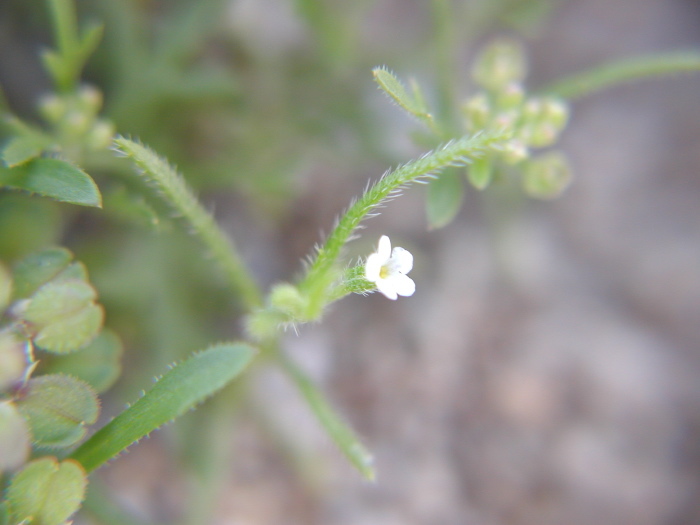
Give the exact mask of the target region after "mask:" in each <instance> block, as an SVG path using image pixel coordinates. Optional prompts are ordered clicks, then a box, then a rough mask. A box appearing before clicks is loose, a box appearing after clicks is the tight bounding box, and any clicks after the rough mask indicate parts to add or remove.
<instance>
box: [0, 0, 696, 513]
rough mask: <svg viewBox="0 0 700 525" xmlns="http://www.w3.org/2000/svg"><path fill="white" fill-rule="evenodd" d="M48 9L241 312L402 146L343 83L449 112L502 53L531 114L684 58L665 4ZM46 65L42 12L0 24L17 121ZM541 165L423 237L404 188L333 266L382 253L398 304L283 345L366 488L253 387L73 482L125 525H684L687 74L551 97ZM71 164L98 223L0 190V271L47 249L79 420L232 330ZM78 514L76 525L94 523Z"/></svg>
mask: <svg viewBox="0 0 700 525" xmlns="http://www.w3.org/2000/svg"><path fill="white" fill-rule="evenodd" d="M78 6H79V14H80V19H81V21H83V20H90V19H97V20H102V21H103V22H104V23H105V35H104V39H103V43H102V45H101V46H100V48H99V49H98V51H97V53H96V55H95V57H94V58H93V60H92V61H91V62H90V64H89V67H88V69H87V71H86V73H85V79H86V81H87V82H90V83H92V84H94V85H97V86H98V87H99V88H100V89H101V90H103V92H104V98H105V110H104V111H105V115H106V116H108V117H109V118H110V119H112V120H113V122H114V123H115V124H116V126H117V129H118V131H119V132H120V133H122V134H127V135H132V136H135V137H139V138H140V139H141V140H143V142H144V143H146V144H149V145H150V146H152V147H153V148H155V149H156V150H157V151H158V152H159V153H161V154H163V155H165V156H167V157H168V158H169V159H170V160H171V161H173V162H174V163H176V164H177V165H178V167H179V169H180V170H181V172H182V173H183V174H184V175H185V177H186V178H187V180H188V182H189V183H190V184H191V185H192V186H194V187H195V188H196V190H197V192H198V194H199V195H200V197H201V199H202V200H203V201H204V202H205V203H206V205H207V207H208V208H209V209H211V210H213V211H214V213H215V215H216V217H217V219H218V220H219V222H220V224H222V225H223V227H224V228H225V229H226V230H227V231H229V232H230V233H231V235H232V236H234V238H235V239H236V241H237V243H238V245H239V246H240V247H241V250H242V252H243V254H244V257H245V258H246V260H247V261H248V262H249V263H250V266H251V268H253V271H254V273H255V274H256V277H257V278H258V280H259V282H260V283H262V284H263V285H264V286H265V287H266V288H268V287H269V286H270V285H271V284H273V283H275V282H277V281H280V280H291V279H294V278H295V276H298V275H300V273H301V271H302V265H301V263H300V260H301V259H302V258H303V257H304V256H305V255H306V254H308V253H310V251H311V248H312V246H313V244H314V243H315V242H317V241H318V240H319V238H320V236H321V235H322V233H321V232H324V231H325V232H328V231H329V229H330V228H331V226H332V222H333V219H334V218H335V216H337V215H338V214H339V213H340V212H341V211H342V210H343V209H344V208H345V207H346V206H347V205H348V203H349V202H350V200H351V199H352V198H353V197H354V196H357V195H359V194H360V193H361V192H362V190H363V189H364V187H365V185H366V183H367V180H369V179H371V180H376V179H377V178H378V177H379V176H380V175H381V173H383V172H384V171H385V170H386V169H388V168H389V167H391V166H396V165H397V164H399V163H401V162H405V161H407V160H409V159H411V158H414V157H416V156H418V155H419V154H421V153H422V152H423V151H425V149H426V148H424V147H422V146H418V145H416V144H415V142H414V141H413V140H412V135H413V134H414V133H415V131H416V129H417V124H415V123H413V122H411V121H410V120H409V119H408V118H405V117H404V116H403V115H402V113H401V111H400V110H399V109H398V108H396V107H395V106H393V104H392V103H391V102H390V101H389V100H388V99H387V98H386V97H384V96H383V95H382V94H381V93H380V92H379V91H378V90H377V89H376V87H375V85H374V84H373V82H372V77H371V68H372V67H374V66H377V65H382V64H383V65H386V66H388V67H389V68H390V69H392V70H394V71H396V72H397V74H399V76H401V77H403V78H408V77H414V78H416V79H417V80H418V81H419V82H420V83H421V85H422V86H423V87H424V89H425V91H426V95H427V97H428V98H429V99H430V100H438V99H440V97H442V99H443V100H444V98H445V97H444V93H442V94H440V93H439V91H440V89H443V90H444V89H446V86H447V88H449V89H451V90H452V93H451V94H450V96H452V97H453V98H455V99H456V100H459V99H461V98H463V97H464V96H466V95H467V94H469V92H470V89H473V87H472V86H470V85H469V66H470V59H471V57H473V55H474V53H475V52H476V50H478V48H479V46H480V45H482V44H483V43H484V42H487V41H488V39H489V38H491V37H493V36H503V35H506V36H517V37H520V38H522V39H523V41H524V42H525V45H526V47H527V49H528V51H529V56H530V75H529V77H528V79H527V85H528V86H529V88H531V89H536V88H537V87H540V86H545V85H547V84H548V83H550V82H553V81H555V80H556V79H558V78H560V77H563V76H566V75H569V74H573V73H575V72H578V71H581V70H584V69H587V68H590V67H593V66H596V65H599V64H602V63H605V62H608V61H613V60H616V59H623V58H630V57H634V56H638V55H642V54H645V53H654V52H664V51H673V50H679V49H688V48H696V49H697V47H698V46H699V45H700V5H699V4H698V3H697V2H695V1H692V0H617V1H614V2H610V1H606V0H569V1H564V0H561V1H555V0H496V1H488V0H464V1H455V2H447V1H446V0H444V1H440V0H435V1H434V2H428V1H427V0H359V1H355V2H343V1H332V0H324V1H321V0H315V1H314V0H297V1H292V0H234V1H230V2H226V1H223V0H216V1H214V0H207V1H201V2H186V1H178V2H175V1H172V2H166V1H160V2H159V1H155V0H153V1H145V0H142V1H129V2H126V1H117V0H95V1H89V2H88V1H82V2H78ZM440 6H442V7H440ZM445 6H447V8H448V9H452V10H453V11H452V13H453V16H451V17H450V24H449V25H444V23H443V24H442V25H441V22H440V20H439V18H438V17H437V16H436V14H435V13H437V12H438V10H439V9H442V8H444V7H445ZM51 41H52V40H51V34H50V30H49V25H48V16H47V10H46V6H45V5H44V3H43V2H24V1H21V0H4V1H3V2H2V3H0V83H1V84H2V87H3V90H4V92H5V95H6V97H7V99H8V102H9V105H10V107H11V108H12V109H13V110H14V111H15V112H16V113H18V114H20V115H22V116H24V117H26V118H29V119H35V118H36V109H35V108H36V104H37V100H38V98H39V97H41V96H42V95H43V94H45V93H46V92H47V91H48V90H49V89H50V86H49V85H48V80H47V77H46V75H45V73H44V72H43V71H42V69H41V64H40V61H39V59H38V55H39V51H40V50H41V49H42V47H46V46H48V45H50V44H51ZM446 49H448V50H450V51H449V52H446V51H445V50H446ZM445 63H447V64H448V66H449V67H447V69H446V68H445V67H444V64H445ZM445 71H448V73H445ZM445 75H447V77H449V78H447V80H445ZM441 79H442V80H441ZM441 86H442V87H441ZM560 147H561V149H563V150H564V151H566V153H567V155H568V156H569V158H570V161H571V164H572V166H573V169H574V173H575V180H574V182H573V184H572V186H571V187H570V188H569V189H568V190H567V191H566V192H565V193H564V195H563V196H562V197H561V198H559V199H557V200H555V201H551V202H539V201H531V200H526V199H524V198H516V199H513V196H512V195H511V194H509V193H507V192H502V191H499V189H498V188H494V189H492V188H489V189H488V190H486V191H485V192H484V193H478V192H476V191H474V190H470V191H468V193H467V195H466V197H465V202H464V203H463V206H462V209H461V211H460V213H459V215H458V217H457V219H456V220H455V221H454V222H452V223H451V224H450V225H448V226H447V227H445V228H443V229H439V230H434V231H428V228H427V222H426V219H425V212H424V206H425V205H424V202H425V188H423V187H413V188H410V189H409V190H407V191H406V192H405V195H404V196H403V197H402V198H400V199H397V200H395V201H393V202H392V203H391V204H390V205H389V206H387V207H386V208H385V209H384V210H383V213H382V215H381V216H380V217H377V218H374V219H372V220H370V221H368V222H367V223H366V226H367V228H366V229H365V230H363V232H362V237H361V239H359V240H358V241H355V242H354V243H353V244H352V245H351V247H350V250H351V252H350V253H349V254H348V255H349V257H350V256H359V255H365V254H367V253H370V251H372V248H373V247H374V246H375V245H376V242H377V240H378V238H379V236H380V235H382V234H387V235H390V237H391V238H392V241H393V242H394V244H396V245H399V246H403V247H405V248H407V249H409V250H410V251H411V252H412V253H413V254H414V257H415V268H414V270H413V272H412V273H411V276H412V277H413V279H414V280H415V281H416V283H417V291H416V293H415V295H414V296H413V297H411V298H407V299H400V300H399V301H397V302H396V303H393V302H391V301H387V300H386V299H385V298H384V297H382V296H381V295H379V294H374V295H371V296H369V297H360V296H353V297H349V298H347V299H344V300H343V301H341V302H339V303H338V304H336V305H334V307H333V309H332V311H330V312H329V313H328V315H326V317H325V318H324V319H323V320H322V322H321V323H317V324H313V325H308V326H303V327H301V328H300V330H299V333H298V334H295V333H288V334H286V336H285V338H284V346H285V350H286V351H287V352H288V353H289V354H290V355H291V356H292V357H293V358H294V359H295V360H296V361H298V362H299V363H300V365H301V366H302V367H303V368H304V369H305V370H307V371H308V372H309V373H310V374H311V375H312V376H313V377H314V379H315V380H316V381H317V382H318V384H319V385H320V386H321V387H322V388H323V390H324V391H325V392H327V393H328V395H329V396H330V398H331V400H332V401H333V403H334V405H335V407H336V408H337V409H338V410H339V411H340V413H342V414H343V415H344V416H345V417H346V418H347V420H348V422H350V423H351V424H352V426H353V427H354V428H355V429H357V431H358V433H359V434H360V435H361V436H362V438H363V439H364V442H365V444H366V445H367V446H368V447H369V448H370V450H372V451H373V453H374V455H375V461H376V468H377V471H378V479H377V482H376V483H368V482H365V481H363V480H362V479H361V477H360V476H359V475H358V474H357V473H356V472H355V471H354V470H353V469H352V468H351V467H350V466H349V465H348V464H347V463H346V462H345V460H344V458H343V457H341V456H340V454H339V453H338V452H337V451H336V450H335V448H334V447H333V445H332V444H331V443H330V442H329V440H328V439H327V438H326V437H325V435H324V433H323V432H322V431H321V430H320V429H319V427H318V425H317V424H316V422H315V421H314V419H313V417H312V416H311V415H310V414H309V412H308V410H307V409H306V407H305V405H304V404H303V403H302V402H301V400H300V399H299V396H298V394H297V393H296V391H295V390H294V388H293V387H292V386H291V385H290V384H289V383H288V381H287V380H286V379H285V378H284V377H283V376H282V375H281V374H280V373H279V372H278V371H276V370H274V369H267V368H264V367H260V368H258V369H256V370H255V372H254V373H252V374H250V375H249V377H248V379H247V380H246V381H245V382H244V385H242V386H235V387H234V388H233V389H231V392H225V393H223V394H222V395H221V396H218V397H217V398H215V399H213V400H211V401H209V402H207V403H206V404H205V405H204V406H203V407H202V408H201V409H200V410H198V411H196V412H194V413H192V414H190V415H188V416H186V417H185V418H183V420H182V421H178V422H177V423H176V424H174V425H170V426H169V427H168V428H166V429H165V430H161V431H158V432H156V433H154V434H153V435H152V436H151V438H149V439H147V440H144V441H143V442H141V443H139V444H138V445H136V446H134V447H132V448H131V449H130V450H129V451H128V452H127V453H126V454H124V455H123V456H122V457H120V458H118V459H117V460H115V461H113V462H112V463H111V464H110V465H109V466H107V467H104V468H102V469H101V470H100V471H99V472H98V473H97V475H96V476H95V478H96V482H95V483H94V485H95V486H96V487H98V488H99V489H100V490H99V492H100V494H101V496H100V497H105V498H107V500H108V501H109V504H106V503H105V505H106V506H107V507H110V506H114V507H116V508H120V509H121V510H120V512H124V513H126V514H127V515H129V516H131V518H130V521H129V522H130V523H137V524H138V523H144V524H145V523H197V521H196V520H197V519H199V520H200V521H199V523H211V524H213V525H244V524H245V525H247V524H251V525H252V524H255V525H268V524H269V525H278V524H280V525H297V524H299V525H301V524H309V525H314V524H317V525H321V524H323V525H399V524H402V525H406V524H411V525H413V524H415V525H472V524H474V525H501V524H503V525H562V524H567V525H589V524H600V523H605V524H608V525H623V524H635V525H652V524H664V525H686V524H687V525H690V524H695V523H700V497H699V494H700V445H699V443H700V441H699V438H700V321H699V317H698V316H699V314H700V271H699V268H700V205H699V203H700V173H699V171H700V169H699V168H700V78H698V76H691V75H688V76H678V77H675V78H662V79H658V80H651V81H643V82H638V83H635V84H631V85H624V86H620V87H616V88H613V89H610V90H608V91H606V92H604V93H600V94H595V95H592V96H590V97H586V98H583V99H581V100H579V101H576V102H575V103H574V104H573V105H572V118H571V122H570V124H569V126H568V128H567V130H566V131H565V133H564V135H563V139H562V141H561V143H560ZM85 168H86V170H87V171H88V172H89V173H90V174H91V175H93V176H95V178H96V180H97V182H98V184H99V185H100V188H101V189H102V190H103V192H104V194H105V196H106V198H105V209H104V211H89V210H88V211H86V210H82V209H77V210H76V209H75V208H71V207H68V206H65V205H63V206H62V205H59V204H56V203H53V202H48V201H46V200H41V199H30V198H28V197H26V196H24V195H20V194H17V193H0V231H2V234H1V235H0V237H1V239H0V255H2V258H3V259H4V260H10V261H12V260H14V259H16V258H18V257H20V256H21V255H23V254H25V253H27V252H29V251H32V250H34V249H36V248H38V247H40V246H43V245H46V244H51V243H57V244H64V245H66V246H68V247H69V248H70V249H71V250H73V251H75V252H76V254H77V257H78V258H79V259H81V260H83V261H84V262H85V263H86V264H87V266H88V268H89V270H90V272H91V280H92V282H94V283H95V285H96V287H97V288H98V290H99V292H100V299H101V302H102V303H103V304H104V305H105V307H106V311H107V325H108V326H109V327H111V328H112V329H114V330H115V331H116V332H117V333H119V334H120V336H121V337H122V338H123V340H124V342H125V346H126V355H125V360H124V374H123V377H122V379H121V380H120V381H119V382H118V383H117V385H116V386H115V387H114V388H113V389H112V391H111V392H109V393H108V394H107V395H106V396H105V398H104V410H103V411H104V419H105V420H108V419H109V418H110V417H112V416H113V415H114V414H116V413H118V412H119V411H120V410H121V409H122V407H123V406H124V404H125V403H126V402H128V401H131V400H133V399H135V397H136V396H137V395H138V392H139V391H140V390H142V389H144V388H148V387H149V385H150V384H151V381H152V377H153V376H155V375H158V374H161V373H162V372H163V370H164V369H165V366H166V364H167V363H169V362H172V361H173V360H175V359H180V358H182V357H184V356H186V355H188V354H189V353H191V352H192V351H193V350H196V349H198V348H202V347H204V346H206V345H207V344H209V343H211V342H214V341H218V340H221V339H224V338H233V337H238V336H240V334H241V332H242V330H241V323H240V320H239V314H240V311H239V309H238V305H237V304H236V303H235V301H232V300H231V299H230V298H229V296H228V295H227V294H226V291H225V290H223V289H222V279H221V277H220V276H218V274H217V272H216V268H214V267H213V266H212V265H211V264H210V261H208V260H207V259H206V257H205V254H203V253H202V250H201V249H200V248H199V245H198V244H197V242H196V241H194V240H192V239H190V238H188V237H187V236H186V235H185V234H184V233H180V232H181V228H178V223H177V221H175V220H171V219H170V217H169V215H168V213H164V211H163V210H162V209H160V208H159V206H160V204H159V202H157V199H153V200H149V199H150V197H144V200H143V201H142V202H141V201H139V202H140V204H139V206H134V209H131V208H129V209H128V210H127V211H124V210H125V209H126V208H125V207H124V206H121V205H117V204H113V205H112V204H110V203H114V202H120V201H118V199H119V196H120V195H122V197H123V194H124V192H126V194H127V195H136V194H139V191H140V190H141V188H139V187H138V183H136V182H134V181H133V180H132V179H131V178H130V177H129V176H127V175H124V174H123V173H120V172H119V171H118V170H113V168H112V167H111V166H102V165H100V164H99V162H95V164H94V165H88V166H85ZM110 199H117V200H110ZM8 210H10V211H8ZM156 217H158V220H157V221H156ZM243 386H245V388H243ZM236 389H238V390H236ZM232 400H233V401H232ZM225 403H230V404H231V409H230V411H227V410H225V409H224V410H222V404H225ZM224 406H225V405H224ZM214 410H215V411H217V413H218V414H222V416H220V417H217V418H215V419H213V420H212V419H211V418H210V419H206V414H207V413H208V411H214ZM90 508H94V507H93V506H88V509H87V512H85V513H83V514H81V515H79V517H78V519H77V520H76V523H81V524H90V523H92V524H97V523H108V521H103V520H106V519H107V518H98V517H97V516H96V514H95V513H94V512H92V513H91V512H90ZM114 514H115V515H116V514H118V513H117V512H116V511H115V513H114ZM197 516H199V518H197ZM202 516H206V518H202ZM112 519H115V520H116V518H112ZM188 520H189V521H188ZM201 520H205V521H201ZM116 522H117V521H112V523H116Z"/></svg>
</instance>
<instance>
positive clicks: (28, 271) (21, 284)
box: [13, 248, 73, 299]
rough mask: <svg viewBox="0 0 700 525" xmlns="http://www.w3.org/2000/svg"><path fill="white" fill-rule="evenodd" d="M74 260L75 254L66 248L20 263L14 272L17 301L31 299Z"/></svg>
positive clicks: (38, 255) (50, 249) (55, 249)
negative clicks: (30, 297)
mask: <svg viewBox="0 0 700 525" xmlns="http://www.w3.org/2000/svg"><path fill="white" fill-rule="evenodd" d="M72 260H73V254H72V253H71V252H70V251H68V250H66V249H65V248H49V249H47V250H43V251H41V252H38V253H33V254H31V255H29V256H27V257H25V258H24V259H22V260H21V261H19V262H18V263H17V264H16V265H15V267H14V271H13V274H14V279H15V290H14V297H15V299H21V298H23V297H29V296H30V295H31V294H33V293H34V292H36V291H37V290H38V289H39V287H40V286H41V285H42V284H45V283H47V282H49V281H50V280H51V279H53V278H54V277H55V276H56V275H58V274H59V273H60V272H61V271H62V270H63V269H65V268H67V267H68V265H69V264H70V262H71V261H72Z"/></svg>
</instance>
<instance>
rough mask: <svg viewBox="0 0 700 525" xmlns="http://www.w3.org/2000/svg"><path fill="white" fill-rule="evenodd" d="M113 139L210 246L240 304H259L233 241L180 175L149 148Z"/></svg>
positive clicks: (259, 295)
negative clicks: (238, 295)
mask: <svg viewBox="0 0 700 525" xmlns="http://www.w3.org/2000/svg"><path fill="white" fill-rule="evenodd" d="M114 142H115V144H116V146H117V148H118V149H119V151H121V152H122V153H124V155H126V156H127V157H129V158H131V159H132V160H133V161H134V162H135V163H136V165H137V166H138V167H139V168H140V169H141V170H143V176H144V177H145V178H146V180H147V181H148V182H149V183H151V185H153V186H155V187H156V189H158V190H159V191H160V193H161V194H162V195H163V197H164V198H165V200H166V201H167V202H168V203H169V204H170V205H171V206H172V207H173V208H175V209H176V210H177V212H178V213H179V214H180V215H182V216H183V217H184V218H185V220H187V222H188V223H189V224H190V226H191V228H192V231H193V232H194V233H195V234H196V235H197V236H198V237H199V238H200V239H201V241H202V242H203V243H204V245H205V246H206V247H207V248H209V251H210V253H211V256H212V258H213V259H214V260H215V261H216V262H217V263H218V264H219V265H220V266H221V268H222V269H223V270H224V273H225V274H226V277H227V278H228V281H229V282H230V283H231V286H232V287H233V289H234V290H236V291H237V292H239V293H240V296H241V299H242V302H243V304H244V305H245V306H246V307H247V308H249V309H252V308H256V307H258V306H260V305H261V304H262V297H261V293H260V289H259V288H258V285H257V284H256V283H255V280H254V279H253V277H252V276H251V275H250V273H249V272H248V270H247V268H246V266H245V265H244V263H243V260H242V258H241V256H240V255H239V253H238V250H237V249H236V247H235V245H234V244H233V241H232V240H231V239H230V238H229V237H228V236H227V235H226V234H225V233H224V232H223V231H222V230H221V229H220V228H219V226H218V224H217V223H216V221H215V220H214V218H213V217H212V216H211V214H209V212H207V211H206V210H205V209H204V208H203V207H202V205H201V204H200V203H199V201H198V200H197V198H196V197H195V196H194V194H193V193H192V191H191V190H190V189H189V187H188V186H187V184H186V183H185V180H184V179H183V178H182V176H181V175H180V174H178V173H177V172H176V171H175V170H174V169H173V168H172V167H171V166H170V165H169V164H168V163H167V162H166V161H165V160H163V159H162V158H161V157H159V156H158V155H156V154H155V153H154V152H153V151H152V150H150V149H149V148H147V147H145V146H143V145H141V144H139V143H137V142H134V141H132V140H129V139H127V138H124V137H118V138H117V139H115V141H114Z"/></svg>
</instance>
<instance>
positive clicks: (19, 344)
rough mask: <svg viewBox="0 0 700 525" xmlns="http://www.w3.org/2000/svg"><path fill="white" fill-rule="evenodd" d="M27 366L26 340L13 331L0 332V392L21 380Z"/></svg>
mask: <svg viewBox="0 0 700 525" xmlns="http://www.w3.org/2000/svg"><path fill="white" fill-rule="evenodd" d="M26 366H27V365H26V362H25V357H24V341H23V340H21V339H20V338H19V336H18V335H16V334H14V333H13V332H10V331H2V332H0V392H1V391H3V390H6V389H9V388H11V387H13V386H14V385H16V384H17V383H18V382H19V381H21V380H22V377H23V376H24V370H25V368H26Z"/></svg>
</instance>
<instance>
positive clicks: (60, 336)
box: [34, 304, 104, 354]
mask: <svg viewBox="0 0 700 525" xmlns="http://www.w3.org/2000/svg"><path fill="white" fill-rule="evenodd" d="M103 322H104V310H103V309H102V306H100V305H99V304H91V305H89V306H87V307H85V308H83V309H82V310H80V311H78V312H75V313H74V314H72V315H70V316H68V317H62V318H60V319H59V320H57V321H56V322H54V323H51V324H49V325H46V326H45V327H44V328H42V329H41V330H40V331H39V333H38V334H37V335H36V336H35V337H34V344H35V345H37V346H38V347H39V348H43V349H44V350H46V351H48V352H54V353H57V354H65V353H68V352H73V351H75V350H78V349H79V348H82V347H84V346H85V345H86V344H88V343H90V341H92V340H93V339H94V338H95V337H97V334H99V332H100V328H102V323H103Z"/></svg>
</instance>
